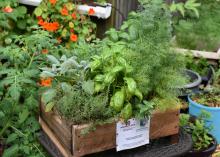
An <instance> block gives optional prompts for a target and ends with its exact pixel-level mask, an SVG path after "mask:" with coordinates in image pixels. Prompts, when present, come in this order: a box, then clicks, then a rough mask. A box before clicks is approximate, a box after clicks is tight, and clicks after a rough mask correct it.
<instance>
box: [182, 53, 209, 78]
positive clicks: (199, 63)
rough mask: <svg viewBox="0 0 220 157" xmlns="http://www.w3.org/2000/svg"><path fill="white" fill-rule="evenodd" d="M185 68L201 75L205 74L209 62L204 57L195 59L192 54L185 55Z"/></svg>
mask: <svg viewBox="0 0 220 157" xmlns="http://www.w3.org/2000/svg"><path fill="white" fill-rule="evenodd" d="M185 60H186V68H187V69H190V70H193V71H195V72H197V73H199V74H200V75H201V76H206V75H207V72H208V70H209V67H210V64H209V63H208V60H207V59H206V58H199V59H195V58H194V56H192V55H190V54H189V55H186V58H185Z"/></svg>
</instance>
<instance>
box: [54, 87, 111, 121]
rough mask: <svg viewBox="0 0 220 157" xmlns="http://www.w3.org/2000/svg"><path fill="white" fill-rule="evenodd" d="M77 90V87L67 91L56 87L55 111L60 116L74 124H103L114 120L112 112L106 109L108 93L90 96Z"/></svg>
mask: <svg viewBox="0 0 220 157" xmlns="http://www.w3.org/2000/svg"><path fill="white" fill-rule="evenodd" d="M79 88H81V87H80V86H77V85H75V86H70V87H69V88H67V89H66V88H65V89H63V88H62V87H59V86H58V87H57V89H59V90H58V95H57V96H56V98H55V99H56V100H55V101H56V109H57V110H58V112H59V113H60V114H61V115H64V116H65V118H67V119H68V120H71V121H72V122H74V123H75V124H82V123H91V122H93V123H94V124H97V123H102V122H103V123H105V122H106V121H108V120H109V119H113V118H114V115H115V114H114V111H113V110H112V109H111V108H109V107H108V106H109V98H108V93H101V94H98V95H90V94H88V93H86V92H85V91H84V90H82V89H79Z"/></svg>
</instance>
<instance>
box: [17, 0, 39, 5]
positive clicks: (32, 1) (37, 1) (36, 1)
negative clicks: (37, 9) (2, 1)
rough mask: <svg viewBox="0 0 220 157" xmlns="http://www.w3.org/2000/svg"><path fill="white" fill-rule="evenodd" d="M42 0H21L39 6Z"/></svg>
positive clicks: (20, 0)
mask: <svg viewBox="0 0 220 157" xmlns="http://www.w3.org/2000/svg"><path fill="white" fill-rule="evenodd" d="M41 1H42V0H19V2H20V3H22V4H26V5H32V6H38V5H39V4H40V3H41Z"/></svg>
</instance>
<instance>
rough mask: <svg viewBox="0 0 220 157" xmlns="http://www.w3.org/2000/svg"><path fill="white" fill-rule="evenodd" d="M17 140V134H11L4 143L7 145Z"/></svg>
mask: <svg viewBox="0 0 220 157" xmlns="http://www.w3.org/2000/svg"><path fill="white" fill-rule="evenodd" d="M17 138H18V134H16V133H12V134H10V135H9V136H8V138H7V140H6V143H7V144H9V143H11V142H13V141H15V140H16V139H17Z"/></svg>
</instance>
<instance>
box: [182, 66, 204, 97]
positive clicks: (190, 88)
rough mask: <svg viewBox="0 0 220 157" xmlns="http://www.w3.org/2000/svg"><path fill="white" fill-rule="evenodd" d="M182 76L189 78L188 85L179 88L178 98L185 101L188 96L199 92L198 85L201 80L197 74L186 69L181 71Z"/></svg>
mask: <svg viewBox="0 0 220 157" xmlns="http://www.w3.org/2000/svg"><path fill="white" fill-rule="evenodd" d="M183 75H185V76H186V77H188V78H190V83H188V84H185V85H184V86H183V87H181V88H179V89H180V93H181V94H180V95H179V97H180V98H182V99H184V100H187V96H188V95H189V94H192V93H196V92H199V85H200V84H201V82H202V78H201V76H200V75H199V74H198V73H196V72H194V71H192V70H188V69H186V70H184V71H183Z"/></svg>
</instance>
